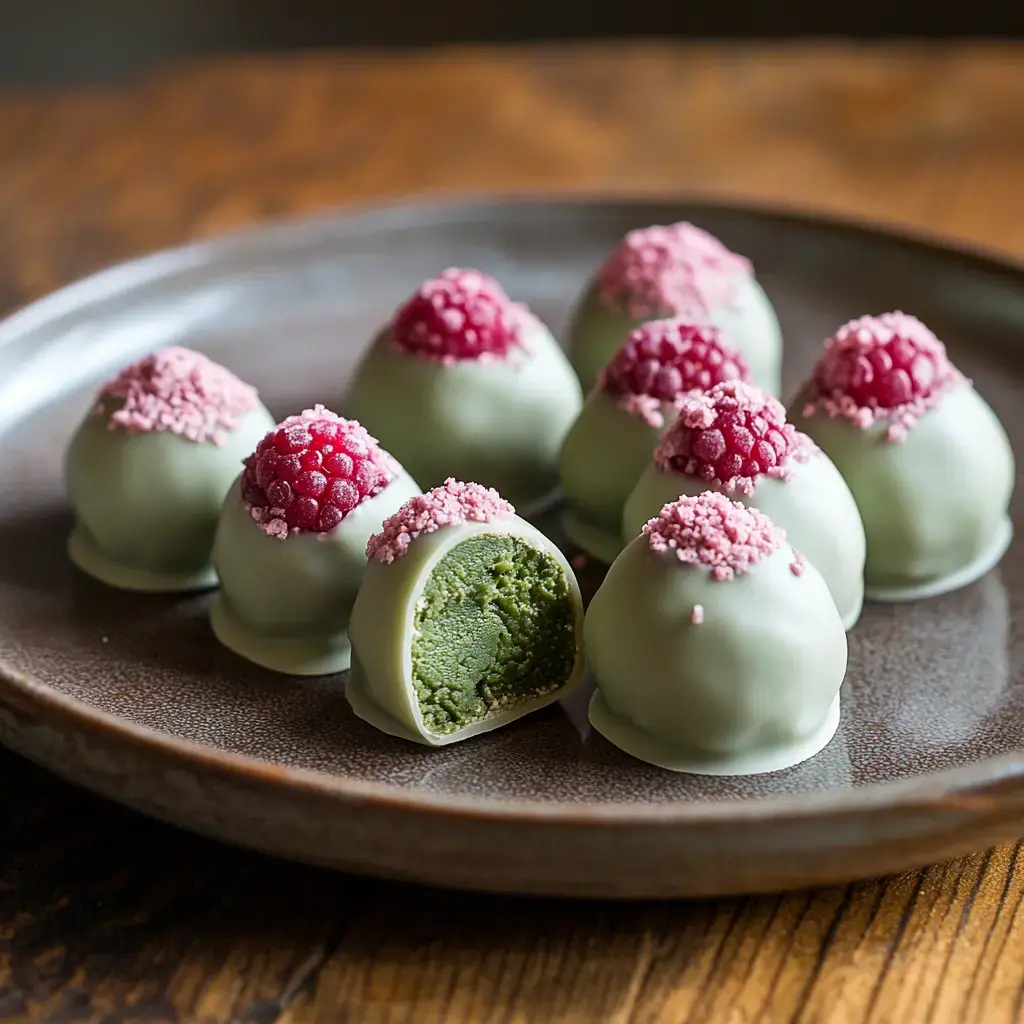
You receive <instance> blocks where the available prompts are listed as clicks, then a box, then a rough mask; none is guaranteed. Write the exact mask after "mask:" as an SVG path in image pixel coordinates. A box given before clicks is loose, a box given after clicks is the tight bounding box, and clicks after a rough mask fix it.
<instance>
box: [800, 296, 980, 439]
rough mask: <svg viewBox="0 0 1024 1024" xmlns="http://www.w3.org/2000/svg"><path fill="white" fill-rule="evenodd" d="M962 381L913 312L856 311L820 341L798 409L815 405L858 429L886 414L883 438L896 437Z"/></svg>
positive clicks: (901, 436) (806, 413)
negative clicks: (803, 402)
mask: <svg viewBox="0 0 1024 1024" xmlns="http://www.w3.org/2000/svg"><path fill="white" fill-rule="evenodd" d="M962 383H967V382H966V381H965V379H964V377H963V376H962V374H960V372H959V371H958V370H957V369H956V367H954V366H953V364H952V363H951V362H950V361H949V357H948V356H947V355H946V346H945V345H943V344H942V342H941V341H939V339H938V338H936V337H935V335H934V334H933V333H932V332H931V331H930V330H929V329H928V328H927V327H925V325H924V324H923V323H921V321H920V320H918V319H917V318H916V317H913V316H909V315H907V314H906V313H899V312H897V313H883V314H882V315H881V316H879V317H874V316H862V317H861V318H860V319H859V320H851V321H850V322H849V323H848V324H844V325H843V326H842V327H840V328H839V330H838V331H836V333H835V335H834V336H833V337H831V338H829V339H828V341H826V342H825V352H824V354H823V355H822V356H821V358H820V359H819V360H818V362H817V365H816V366H815V367H814V374H813V376H812V378H811V382H810V393H809V397H808V401H807V404H806V405H805V407H804V409H803V414H804V416H813V415H814V413H815V412H817V411H819V410H820V411H821V412H824V413H825V414H826V415H827V416H829V417H831V418H836V417H842V418H843V419H846V420H849V421H850V422H851V423H853V424H854V425H855V426H857V427H859V428H860V429H861V430H866V429H867V428H868V427H870V426H871V425H872V424H873V423H875V422H877V421H879V420H888V421H889V423H890V426H889V430H888V432H887V434H886V439H887V440H889V441H902V440H903V439H904V438H905V437H906V436H907V431H908V430H910V429H911V428H912V427H913V426H914V424H915V423H916V422H917V421H918V419H920V417H921V416H923V415H924V413H926V412H927V411H928V410H929V409H934V408H936V407H937V406H938V405H939V403H940V402H941V401H942V397H943V395H944V394H945V393H946V392H947V391H949V389H950V388H951V387H955V386H957V385H959V384H962Z"/></svg>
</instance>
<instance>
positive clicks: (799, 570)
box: [789, 548, 807, 576]
mask: <svg viewBox="0 0 1024 1024" xmlns="http://www.w3.org/2000/svg"><path fill="white" fill-rule="evenodd" d="M806 568H807V559H806V558H804V556H803V555H801V554H800V552H799V551H797V550H796V548H793V561H792V562H790V563H789V571H790V572H791V573H792V574H793V575H794V576H803V574H804V569H806Z"/></svg>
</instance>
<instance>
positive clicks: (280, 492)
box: [242, 405, 399, 540]
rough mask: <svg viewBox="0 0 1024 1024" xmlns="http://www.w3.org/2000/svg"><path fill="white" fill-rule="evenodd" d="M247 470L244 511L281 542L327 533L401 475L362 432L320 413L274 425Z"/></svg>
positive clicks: (358, 427) (307, 413)
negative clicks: (299, 535) (291, 537)
mask: <svg viewBox="0 0 1024 1024" xmlns="http://www.w3.org/2000/svg"><path fill="white" fill-rule="evenodd" d="M244 465H245V469H244V470H243V472H242V500H243V502H244V503H245V507H246V509H247V510H248V512H249V515H250V516H252V518H253V519H254V520H255V521H256V523H257V524H258V525H259V528H260V529H261V530H262V531H263V532H264V533H265V534H267V536H268V537H277V538H278V539H280V540H285V539H286V538H287V537H288V536H289V535H290V534H293V533H302V532H309V533H330V531H331V530H333V529H334V528H335V527H337V526H338V525H339V524H340V523H341V522H342V520H343V519H344V518H345V517H346V516H347V515H348V514H349V513H350V512H351V511H352V510H353V509H354V508H356V507H357V506H358V505H360V504H362V502H364V501H366V500H367V498H372V497H374V496H376V495H377V494H379V493H380V492H381V491H382V490H384V488H385V487H387V485H388V484H389V483H391V481H392V480H393V479H394V477H395V474H396V472H398V468H399V467H398V463H397V462H395V460H394V459H393V458H391V456H390V455H388V453H387V452H385V451H384V450H383V449H382V448H381V447H380V445H379V444H378V443H377V440H376V438H373V437H371V436H370V435H369V433H367V431H366V429H365V428H364V427H362V426H361V425H360V424H359V423H357V422H356V421H355V420H345V419H342V418H341V417H340V416H338V415H336V414H335V413H333V412H331V411H330V410H329V409H325V408H324V407H323V406H322V405H318V406H316V407H315V408H313V409H307V410H306V411H305V412H303V413H301V414H300V415H298V416H289V417H288V418H287V419H286V420H283V421H282V422H281V423H279V424H278V425H277V426H276V427H275V428H274V429H273V430H271V431H270V433H268V434H267V436H266V437H264V438H263V440H262V441H260V443H259V445H258V446H257V448H256V451H255V452H253V454H252V455H250V456H249V458H247V459H246V460H245V463H244Z"/></svg>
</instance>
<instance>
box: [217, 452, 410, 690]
mask: <svg viewBox="0 0 1024 1024" xmlns="http://www.w3.org/2000/svg"><path fill="white" fill-rule="evenodd" d="M419 493H420V491H419V488H418V487H417V486H416V484H415V483H414V482H413V480H412V478H411V477H410V476H409V475H408V474H407V473H405V472H404V471H401V472H399V473H398V474H397V475H396V476H395V478H394V479H393V480H392V481H391V483H390V484H388V486H387V487H385V488H384V490H383V491H381V492H380V493H379V494H378V495H377V496H376V497H373V498H368V499H367V500H366V501H364V502H362V503H361V504H360V505H358V506H356V508H355V509H353V510H352V511H351V512H350V513H349V514H348V515H347V516H346V517H345V518H344V519H343V520H342V521H341V523H340V524H339V525H338V526H337V527H335V529H333V530H332V531H331V532H330V533H328V534H318V533H305V532H303V533H294V534H291V535H289V536H288V537H287V538H286V539H285V540H280V539H279V538H277V537H268V536H267V534H265V533H264V532H263V531H262V530H261V529H260V528H259V526H258V525H257V524H256V523H255V522H254V521H253V520H252V517H251V516H250V515H249V513H248V511H247V510H246V508H245V505H244V504H243V502H242V498H241V494H240V493H239V488H238V486H237V485H236V486H234V487H232V489H231V493H230V494H229V495H228V499H227V501H226V502H225V503H224V510H223V513H222V515H221V520H220V524H219V526H218V528H217V537H216V542H215V545H214V551H213V559H214V564H215V566H216V568H217V572H218V574H219V575H220V581H221V588H222V589H221V593H220V595H219V596H218V598H217V602H216V604H215V605H214V607H213V611H212V613H211V614H212V624H213V630H214V632H215V633H216V635H217V638H218V639H219V640H220V641H221V642H222V643H223V644H224V645H225V646H226V647H229V648H230V649H231V650H233V651H234V652H235V653H236V654H240V655H241V656H242V657H243V658H247V659H248V660H249V661H252V662H255V663H256V664H257V665H262V666H263V667H264V668H270V669H273V670H274V671H277V672H286V673H289V674H292V675H326V674H329V673H332V672H341V671H343V670H344V669H346V668H348V662H349V643H348V639H347V635H346V630H347V628H348V621H349V615H350V613H351V611H352V605H353V603H354V601H355V599H356V593H357V592H358V590H359V584H360V581H361V580H362V577H363V571H364V569H365V567H366V543H367V541H368V540H369V539H370V536H371V535H372V534H373V533H376V532H377V531H378V530H379V529H380V527H381V524H382V523H383V522H384V520H385V519H386V518H387V517H388V516H390V515H391V514H392V513H394V512H397V511H398V509H399V508H400V507H401V505H403V504H404V503H405V502H406V501H408V500H409V498H411V497H413V496H414V495H416V494H419Z"/></svg>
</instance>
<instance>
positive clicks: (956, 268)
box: [0, 200, 1024, 897]
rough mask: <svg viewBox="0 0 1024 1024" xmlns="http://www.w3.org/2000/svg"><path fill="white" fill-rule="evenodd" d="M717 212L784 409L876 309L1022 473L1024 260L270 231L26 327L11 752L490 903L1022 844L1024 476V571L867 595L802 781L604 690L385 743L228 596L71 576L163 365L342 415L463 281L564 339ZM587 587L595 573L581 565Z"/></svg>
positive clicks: (6, 375) (423, 231) (660, 217)
mask: <svg viewBox="0 0 1024 1024" xmlns="http://www.w3.org/2000/svg"><path fill="white" fill-rule="evenodd" d="M684 218H685V219H690V220H693V221H694V222H696V223H697V224H699V225H701V226H702V227H705V228H707V229H709V230H711V231H712V232H714V233H716V234H718V235H720V237H721V238H722V239H723V240H724V241H725V242H726V243H727V244H728V245H729V246H730V247H731V248H733V249H735V250H737V251H739V252H742V253H745V254H746V255H748V256H750V257H751V258H752V259H753V261H754V264H755V266H756V268H757V271H758V274H759V276H760V278H761V280H762V281H763V283H764V285H765V287H766V289H767V291H768V293H769V295H770V296H771V298H772V300H773V302H774V303H775V305H776V307H777V309H778V311H779V315H780V318H781V321H782V325H783V328H784V331H785V335H786V346H787V348H786V367H785V369H786V390H787V393H788V392H789V391H791V390H792V388H793V387H794V386H795V384H796V383H797V382H798V380H799V379H800V377H801V376H802V375H803V374H804V373H806V371H807V369H808V368H809V366H810V364H811V362H812V360H813V358H814V355H815V352H816V351H817V349H818V347H819V346H820V344H821V341H822V339H823V338H824V337H825V336H826V335H828V334H829V333H831V332H832V331H833V330H834V329H835V328H836V327H837V326H838V325H839V324H840V323H841V322H842V321H844V320H846V319H847V318H850V317H853V316H856V315H860V314H862V313H866V312H871V313H879V312H883V311H885V310H889V309H893V308H900V309H903V310H905V311H907V312H912V313H914V314H916V315H918V316H920V317H921V318H922V319H923V320H924V321H925V322H926V323H928V324H929V325H930V326H932V327H933V328H934V329H935V330H936V332H937V333H938V334H939V336H940V337H943V338H944V339H945V340H946V342H947V344H948V345H949V348H950V350H951V354H952V356H953V358H954V360H955V361H956V362H957V363H958V365H959V366H960V367H961V369H962V370H963V371H964V372H965V373H967V374H968V375H969V376H970V377H971V378H973V380H974V382H975V384H976V386H977V387H978V389H979V390H980V391H981V393H982V394H983V395H984V396H985V398H986V399H988V401H989V402H990V404H991V405H992V406H993V407H994V408H995V410H996V412H997V413H998V415H999V416H1000V418H1001V419H1002V421H1003V423H1004V424H1005V426H1006V428H1007V431H1008V433H1009V435H1010V439H1011V442H1012V444H1013V446H1014V448H1015V451H1016V453H1017V457H1018V462H1020V461H1021V460H1022V458H1024V408H1022V399H1024V270H1022V269H1019V268H1014V267H1012V266H1009V265H1007V264H1004V263H1000V262H998V261H996V260H993V259H988V258H986V257H984V256H980V255H974V254H969V253H964V252H961V251H958V250H955V249H951V248H947V247H944V246H941V245H938V244H933V243H929V242H924V241H917V240H912V239H904V238H900V237H897V236H894V235H890V234H886V233H885V232H882V231H876V230H871V229H863V228H858V227H854V226H850V225H844V224H841V223H836V222H831V221H822V220H816V219H814V218H810V217H802V216H795V215H789V214H784V213H775V212H769V211H758V210H753V209H742V208H728V207H721V206H709V205H701V204H692V203H683V202H649V201H636V202H626V201H620V200H616V201H614V202H598V201H579V200H576V201H515V202H513V201H507V202H506V201H495V202H473V203H464V204H459V203H442V204H421V205H407V206H395V207H388V208H383V209H378V210H369V211H358V212H347V213H342V214H336V215H331V216H327V217H323V218H319V219H316V220H308V221H300V222H295V223H291V224H286V225H281V226H270V227H267V228H262V229H258V230H255V231H249V232H246V233H244V234H241V235H236V236H233V237H228V238H225V239H222V240H218V241H215V242H212V243H207V244H202V245H199V246H195V247H191V248H187V249H182V250H177V251H174V252H169V253H165V254H158V255H156V256H153V257H150V258H148V259H145V260H141V261H138V262H135V263H130V264H126V265H124V266H121V267H117V268H114V269H112V270H109V271H106V272H104V273H102V274H100V275H98V276H96V277H93V278H90V279H88V280H86V281H84V282H82V283H80V284H77V285H74V286H72V287H71V288H69V289H65V290H64V291H62V292H60V293H58V294H56V295H54V296H51V297H50V298H48V299H45V300H44V301H43V302H41V303H38V304H36V305H35V306H33V307H30V308H28V309H26V310H24V311H22V312H20V313H18V314H16V315H15V316H14V317H12V318H11V319H10V320H8V321H7V322H6V323H5V324H3V325H2V326H0V451H2V453H3V478H2V479H3V483H2V486H0V738H2V740H3V742H4V743H5V744H7V745H9V746H10V747H12V748H13V749H15V750H18V751H20V752H22V753H23V754H25V755H26V756H28V757H30V758H32V759H33V760H36V761H38V762H39V763H41V764H43V765H45V766H47V767H49V768H51V769H53V770H54V771H56V772H59V773H60V774H61V775H64V776H66V777H67V778H69V779H72V780H74V781H76V782H78V783H80V784H82V785H84V786H88V787H89V788H92V789H94V790H96V791H98V792H100V793H103V794H105V795H107V796H109V797H112V798H114V799H116V800H119V801H122V802H124V803H126V804H130V805H131V806H133V807H136V808H139V809H140V810H142V811H144V812H146V813H148V814H153V815H156V816H158V817H161V818H165V819H167V820H170V821H173V822H176V823H178V824H180V825H182V826H184V827H186V828H190V829H194V830H196V831H199V832H204V833H207V834H210V835H213V836H218V837H220V838H223V839H226V840H229V841H232V842H237V843H241V844H245V845H249V846H253V847H256V848H259V849H262V850H267V851H270V852H272V853H276V854H279V855H282V856H285V857H292V858H296V859H300V860H306V861H310V862H315V863H320V864H328V865H333V866H337V867H340V868H346V869H352V870H356V871H362V872H368V873H375V874H381V875H386V876H394V877H402V878H408V879H414V880H419V881H425V882H431V883H438V884H444V885H453V886H459V887H463V888H476V889H488V890H500V891H511V892H533V893H552V894H565V895H585V896H643V897H656V896H684V895H696V894H708V893H725V892H743V891H759V890H771V889H780V888H787V887H795V886H803V885H808V884H814V883H819V882H828V881H840V880H846V879H851V878H855V877H864V876H870V875H874V874H880V873H884V872H890V871H895V870H900V869H904V868H908V867H910V866H913V865H919V864H923V863H928V862H932V861H936V860H940V859H942V858H945V857H949V856H953V855H956V854H959V853H963V852H966V851H968V850H972V849H977V848H981V847H984V846H987V845H991V844H993V843H995V842H997V841H1001V840H1005V839H1010V838H1015V837H1017V836H1018V835H1020V834H1022V833H1024V824H1022V822H1024V643H1022V636H1024V628H1022V626H1024V522H1022V517H1024V487H1022V486H1021V484H1020V481H1018V486H1017V494H1016V497H1015V502H1014V508H1013V516H1014V518H1015V520H1016V526H1017V538H1018V539H1017V540H1016V541H1015V542H1014V544H1013V545H1012V546H1011V548H1010V550H1009V552H1008V554H1007V555H1006V557H1005V558H1004V560H1003V562H1002V564H1001V566H1000V567H999V568H998V569H997V570H995V571H993V572H991V573H990V574H989V575H988V576H986V577H985V578H984V579H982V580H980V581H979V582H977V583H975V584H973V585H972V586H969V587H967V588H966V589H964V590H961V591H959V592H957V593H954V594H949V595H946V596H944V597H940V598H936V599H933V600H929V601H922V602H919V603H916V604H907V605H879V604H869V605H868V606H867V608H866V610H865V613H864V616H863V618H862V619H861V621H860V623H859V624H858V625H857V627H856V628H855V629H854V631H853V633H852V634H851V635H850V664H849V672H848V675H847V678H846V682H845V684H844V687H843V694H842V699H843V719H842V723H841V725H840V728H839V732H838V734H837V735H836V738H835V739H834V741H833V742H832V743H831V745H830V746H829V747H827V748H826V749H825V750H824V751H823V752H822V753H821V754H819V755H818V756H817V757H815V758H813V759H812V760H811V761H808V762H806V763H805V764H802V765H799V766H797V767H795V768H791V769H789V770H787V771H783V772H778V773H775V774H772V775H764V776H755V777H749V778H709V777H700V776H687V775H676V774H672V773H670V772H666V771H663V770H660V769H657V768H653V767H649V766H647V765H644V764H642V763H640V762H637V761H634V760H632V759H630V758H629V757H628V756H626V755H625V754H622V753H620V752H619V751H618V750H616V749H615V748H613V747H611V746H610V745H609V744H608V743H607V742H605V741H604V740H603V739H602V738H601V737H600V736H597V735H595V734H594V733H592V732H591V731H590V730H589V728H588V726H587V722H586V703H587V697H588V696H589V692H588V691H587V690H586V689H585V690H584V692H582V693H577V694H576V695H574V696H573V697H572V698H570V699H569V700H568V701H567V702H566V703H565V704H564V705H562V706H556V707H553V708H550V709H548V710H546V711H543V712H540V713H538V714H536V715H533V716H530V717H529V718H527V719H525V720H523V721H521V722H519V723H517V724H515V725H513V726H511V727H509V728H507V729H504V730H501V731H499V732H495V733H491V734H488V735H485V736H482V737H478V738H476V739H473V740H470V741H468V742H466V743H462V744H453V745H451V746H447V747H442V748H439V749H434V750H431V749H427V748H425V747H419V746H414V745H412V744H408V743H405V742H403V741H401V740H398V739H394V738H392V737H390V736H386V735H384V734H383V733H379V732H376V731H375V730H373V729H372V728H371V727H369V726H368V725H366V724H365V723H363V722H362V721H360V720H359V719H357V718H356V717H355V716H354V715H353V714H352V712H351V711H350V709H349V707H348V704H347V703H346V701H345V699H344V693H343V689H344V677H326V678H321V679H292V678H286V677H282V676H276V675H273V674H271V673H268V672H264V671H262V670H260V669H257V668H255V667H253V666H251V665H249V664H247V663H245V662H243V661H241V660H239V659H238V658H236V657H234V656H233V655H231V654H230V653H229V652H227V651H226V650H223V649H221V648H220V647H219V646H218V645H217V643H216V642H215V641H214V639H213V637H212V635H211V632H210V628H209V625H208V622H207V610H208V607H209V603H210V595H208V594H207V595H198V596H196V595H191V596H185V597H173V596H156V597H140V596H138V595H133V594H125V593H118V592H115V591H112V590H108V589H106V588H104V587H103V586H101V585H99V584H97V583H94V582H93V581H92V580H90V579H87V578H85V577H83V576H81V575H80V574H78V573H77V572H76V571H75V570H73V569H72V567H71V565H70V563H69V562H68V560H67V558H66V555H65V540H66V536H67V533H68V530H69V527H70V524H71V519H70V514H69V510H68V507H67V504H66V502H65V499H64V497H63V493H62V481H61V456H62V451H63V448H64V446H65V444H66V442H67V440H68V438H69V436H70V434H71V432H72V430H73V429H74V427H75V425H76V424H77V422H78V420H79V419H80V417H81V416H82V415H83V414H84V412H85V410H86V409H87V407H88V403H89V400H90V397H91V394H92V392H93V391H94V389H95V388H96V387H97V385H98V384H99V383H100V382H101V381H102V380H103V379H104V378H106V377H108V376H110V375H111V374H112V373H113V372H115V371H116V370H117V369H118V368H120V366H121V365H123V364H124V363H126V362H128V361H130V360H132V359H133V358H134V357H137V356H139V355H140V354H142V353H144V352H146V351H148V350H151V349H153V348H155V347H157V346H160V345H166V344H172V343H173V344H183V345H187V346H190V347H194V348H198V349H200V350H202V351H204V352H206V353H208V354H209V355H211V356H212V357H213V358H215V359H217V360H219V361H221V362H224V363H226V364H227V365H228V366H230V367H231V368H232V369H234V370H235V371H236V372H237V373H238V374H239V375H240V376H241V377H243V378H244V379H246V380H248V381H251V382H252V383H254V384H255V385H257V386H258V387H259V389H260V391H261V392H262V397H263V398H264V400H265V401H266V403H267V405H268V406H269V407H270V409H271V411H272V412H273V413H274V414H275V415H278V416H284V415H287V414H289V413H292V412H296V411H298V410H300V409H302V408H305V407H308V406H310V405H312V404H314V403H315V402H318V401H319V402H323V403H324V404H326V405H328V406H332V407H337V405H338V402H339V396H340V395H341V394H342V393H343V391H344V388H345V383H346V380H347V378H348V375H349V373H350V371H351V369H352V366H353V364H354V362H355V360H356V359H357V358H358V356H359V353H360V351H361V349H362V347H363V346H364V345H365V344H366V342H367V341H368V339H369V338H370V336H371V334H372V333H373V331H374V329H375V328H376V327H377V326H378V325H379V324H380V323H381V322H382V320H383V319H384V318H385V317H386V316H387V315H388V313H389V312H390V311H391V310H392V309H393V307H394V306H395V305H396V303H397V302H399V301H400V300H401V299H402V298H404V297H405V296H406V295H407V294H408V293H409V292H410V291H411V290H412V289H413V288H414V287H415V286H416V285H417V284H418V283H419V282H420V281H421V280H422V279H423V278H424V277H427V276H429V275H431V274H433V273H435V272H437V271H438V270H439V269H441V268H443V267H446V266H449V265H461V266H476V267H479V268H481V269H483V270H485V271H487V272H489V273H491V274H494V275H495V276H496V277H498V278H499V280H501V281H502V283H503V284H504V285H505V286H506V288H507V290H508V291H509V293H510V294H511V295H512V296H513V297H514V298H516V299H521V300H525V301H526V302H528V303H529V304H530V305H531V306H532V307H533V308H534V310H535V311H536V312H537V313H538V314H539V315H540V316H541V317H542V318H544V319H546V320H547V321H548V322H549V323H550V324H551V325H552V327H553V328H554V329H555V331H556V333H558V332H559V331H560V330H561V328H562V326H563V325H564V323H565V320H566V315H567V312H568V309H569V306H570V304H571V301H572V300H573V298H574V297H575V296H576V295H577V294H578V292H579V291H580V289H581V288H582V286H583V283H584V281H585V279H586V277H587V275H588V274H589V273H590V272H591V271H592V270H593V269H594V268H595V266H596V265H597V264H598V262H599V261H600V260H601V258H602V256H603V255H604V254H605V253H606V252H607V251H608V250H609V249H610V247H611V246H612V245H614V243H615V242H616V241H617V240H618V239H619V238H620V237H621V236H622V235H623V234H624V233H625V232H626V231H627V230H629V229H630V228H633V227H638V226H643V225H646V224H651V223H668V222H671V221H675V220H680V219H684ZM583 576H584V578H583V579H582V580H581V582H582V583H583V585H584V589H586V588H587V587H588V586H589V587H590V589H591V590H592V589H593V586H594V584H595V582H596V580H595V579H594V578H593V576H588V573H586V572H585V573H584V574H583Z"/></svg>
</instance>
